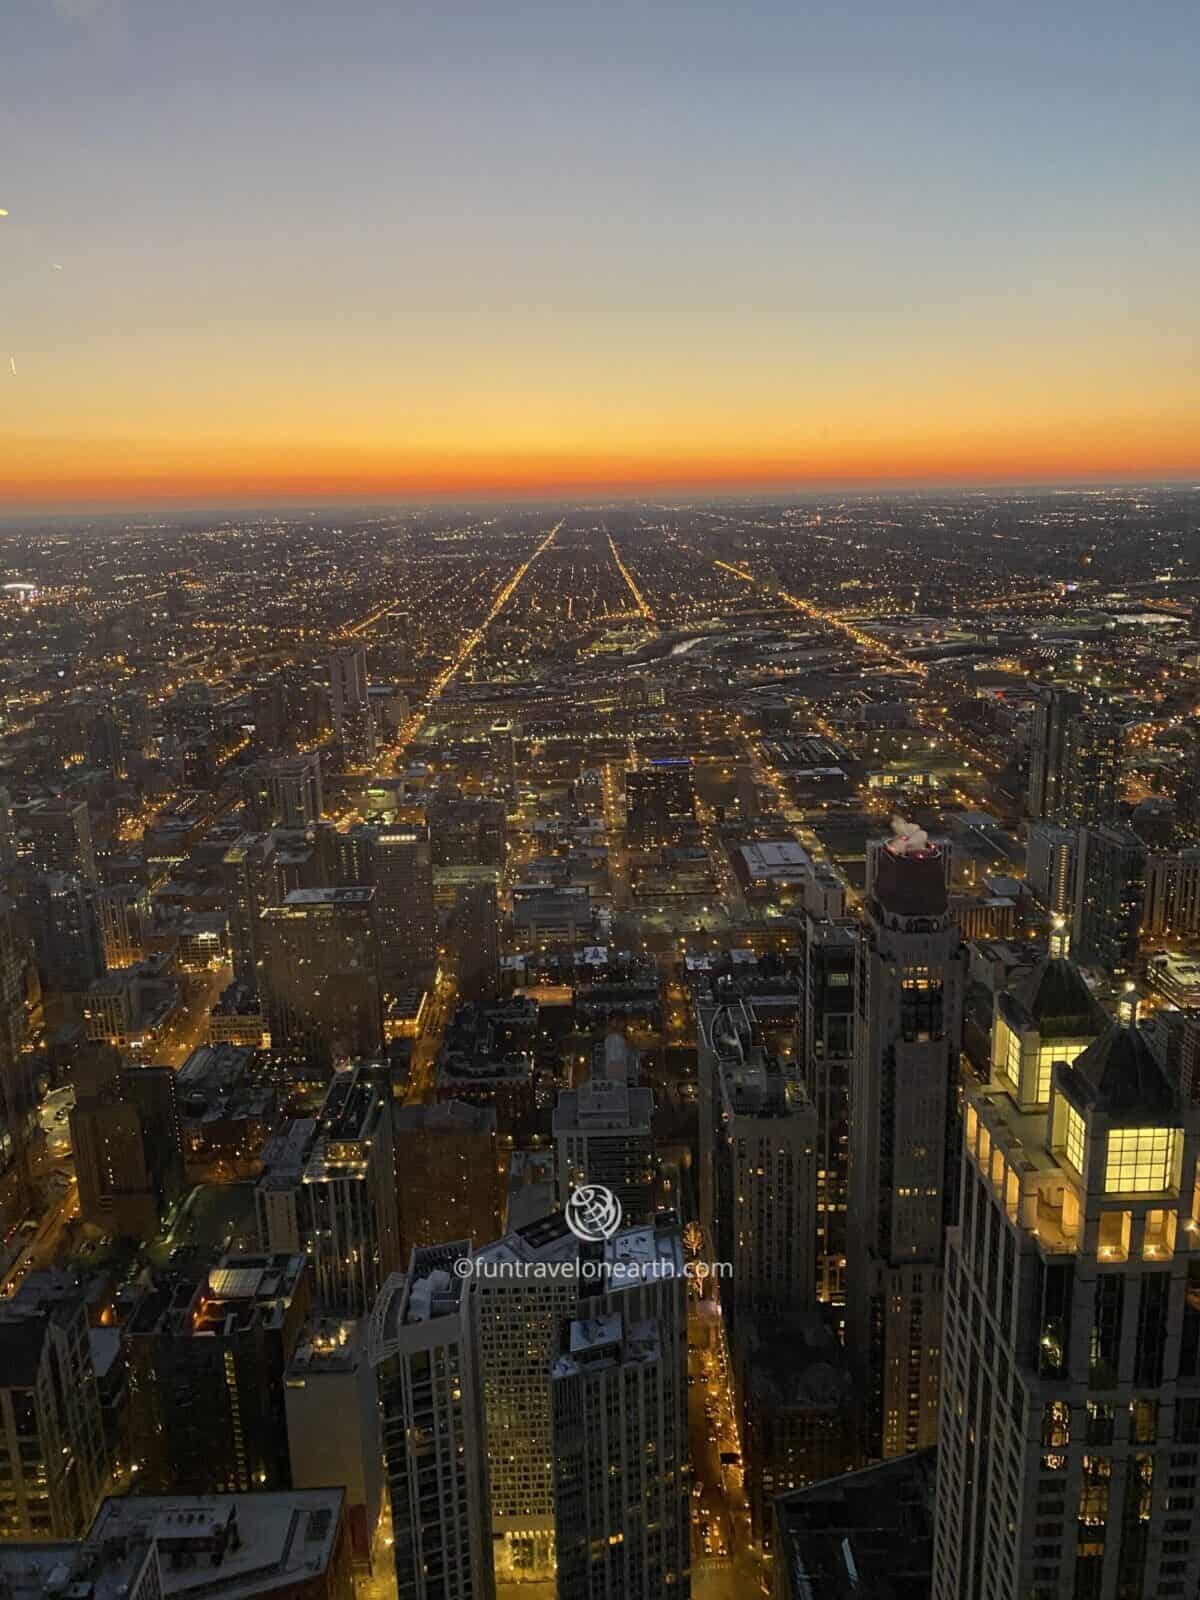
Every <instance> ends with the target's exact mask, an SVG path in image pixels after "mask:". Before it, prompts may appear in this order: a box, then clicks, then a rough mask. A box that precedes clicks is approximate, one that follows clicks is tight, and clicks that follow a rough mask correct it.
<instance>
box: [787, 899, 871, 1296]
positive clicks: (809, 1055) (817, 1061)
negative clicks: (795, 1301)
mask: <svg viewBox="0 0 1200 1600" xmlns="http://www.w3.org/2000/svg"><path fill="white" fill-rule="evenodd" d="M857 966H858V924H857V922H853V921H849V920H846V921H839V922H826V921H820V920H818V919H816V918H814V917H809V918H808V919H807V920H806V923H805V932H804V946H803V950H802V954H801V961H800V996H799V1005H798V1009H797V1022H796V1061H797V1065H798V1068H799V1073H800V1078H801V1081H802V1082H803V1084H804V1087H805V1089H806V1090H807V1092H808V1098H809V1099H810V1100H811V1101H812V1104H813V1108H814V1110H815V1112H816V1119H817V1194H816V1230H817V1238H816V1252H817V1261H816V1271H817V1298H818V1300H821V1301H824V1302H825V1303H826V1304H828V1305H835V1306H843V1305H845V1303H846V1248H847V1222H846V1218H847V1210H846V1208H847V1205H848V1203H849V1176H850V1077H851V1071H852V1068H853V1062H854V1023H855V1004H854V977H855V972H856V969H857Z"/></svg>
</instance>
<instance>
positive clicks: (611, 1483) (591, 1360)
mask: <svg viewBox="0 0 1200 1600" xmlns="http://www.w3.org/2000/svg"><path fill="white" fill-rule="evenodd" d="M670 1360H671V1351H670V1350H669V1349H665V1348H664V1346H663V1342H662V1339H661V1336H660V1331H659V1326H658V1323H657V1322H655V1321H653V1320H651V1321H646V1322H633V1321H630V1320H629V1319H628V1318H627V1317H626V1316H625V1314H624V1313H623V1312H622V1311H621V1310H613V1311H608V1312H605V1313H601V1314H598V1315H593V1316H588V1317H585V1318H579V1319H577V1320H574V1321H572V1322H571V1323H570V1324H569V1325H568V1327H567V1329H566V1330H565V1332H564V1337H563V1343H562V1348H561V1351H560V1353H559V1355H558V1358H557V1360H556V1361H555V1364H554V1369H553V1379H552V1382H551V1395H552V1406H553V1414H554V1497H555V1516H556V1527H557V1549H558V1575H557V1589H556V1593H557V1595H558V1600H661V1597H663V1596H666V1595H679V1596H684V1595H686V1594H687V1593H688V1592H689V1583H688V1522H687V1519H686V1517H681V1516H680V1515H679V1499H680V1486H681V1484H682V1482H683V1479H684V1466H685V1462H686V1457H687V1430H686V1427H684V1428H682V1430H681V1428H680V1418H679V1416H678V1415H677V1409H678V1408H677V1405H676V1400H677V1387H676V1385H675V1384H673V1383H672V1382H671V1381H670V1377H669V1375H668V1374H667V1372H666V1370H665V1369H666V1366H667V1364H668V1363H669V1361H670Z"/></svg>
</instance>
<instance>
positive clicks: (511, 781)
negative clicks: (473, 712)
mask: <svg viewBox="0 0 1200 1600" xmlns="http://www.w3.org/2000/svg"><path fill="white" fill-rule="evenodd" d="M488 744H489V747H490V749H491V756H492V777H493V779H494V780H495V783H496V788H497V792H498V793H500V794H501V795H503V796H504V798H505V799H506V800H511V799H512V797H513V796H514V795H515V794H516V791H517V741H516V730H515V729H514V728H513V725H512V723H511V722H509V721H508V720H507V718H506V719H504V720H502V721H500V722H493V723H492V728H491V732H490V734H489V735H488Z"/></svg>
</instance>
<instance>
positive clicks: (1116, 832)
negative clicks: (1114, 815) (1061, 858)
mask: <svg viewBox="0 0 1200 1600" xmlns="http://www.w3.org/2000/svg"><path fill="white" fill-rule="evenodd" d="M1145 888H1146V846H1145V845H1144V844H1143V843H1142V841H1141V840H1140V839H1139V838H1138V836H1137V834H1136V833H1134V832H1133V830H1132V829H1131V828H1121V827H1108V828H1105V827H1098V828H1081V829H1080V831H1079V855H1078V859H1077V861H1076V864H1075V910H1074V917H1073V920H1072V928H1071V948H1072V951H1073V953H1074V956H1075V959H1076V960H1077V961H1079V962H1080V963H1081V964H1082V965H1083V966H1098V967H1103V968H1104V969H1105V970H1106V971H1108V972H1110V973H1112V974H1114V975H1118V976H1119V975H1120V974H1122V973H1124V972H1127V971H1128V970H1129V969H1130V968H1131V967H1132V965H1133V963H1134V960H1135V959H1136V957H1137V949H1138V934H1139V930H1140V927H1141V919H1142V909H1143V904H1144V900H1145Z"/></svg>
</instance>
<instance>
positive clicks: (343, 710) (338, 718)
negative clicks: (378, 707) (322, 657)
mask: <svg viewBox="0 0 1200 1600" xmlns="http://www.w3.org/2000/svg"><path fill="white" fill-rule="evenodd" d="M329 705H330V710H331V711H332V713H333V731H334V733H335V735H336V736H337V742H338V744H339V745H340V746H341V750H342V756H343V758H344V760H345V761H346V762H347V764H348V765H350V766H356V767H361V766H369V765H370V763H371V762H372V761H373V760H374V759H375V719H374V717H373V715H372V712H371V695H370V686H369V684H368V682H367V649H366V646H365V645H362V644H347V645H342V646H340V647H339V648H338V649H336V650H334V651H332V652H331V653H330V657H329Z"/></svg>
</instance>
